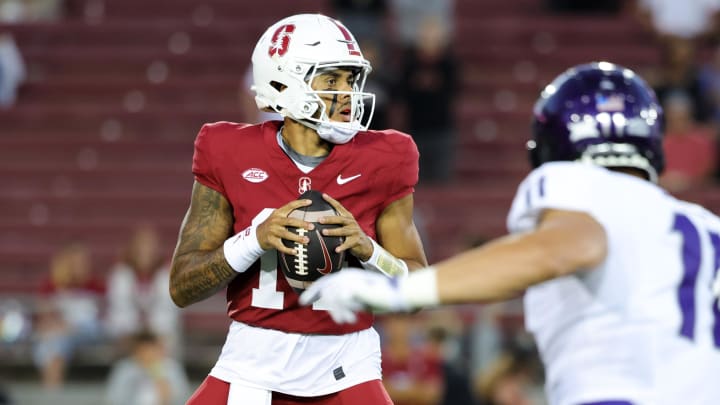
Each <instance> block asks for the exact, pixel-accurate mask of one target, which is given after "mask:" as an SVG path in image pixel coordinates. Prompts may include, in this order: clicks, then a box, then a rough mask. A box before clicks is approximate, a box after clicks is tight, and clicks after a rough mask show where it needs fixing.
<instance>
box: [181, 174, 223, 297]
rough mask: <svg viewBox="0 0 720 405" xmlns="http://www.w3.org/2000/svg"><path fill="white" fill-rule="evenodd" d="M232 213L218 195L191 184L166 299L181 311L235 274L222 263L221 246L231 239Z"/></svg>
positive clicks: (221, 286) (211, 293)
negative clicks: (191, 190) (191, 187)
mask: <svg viewBox="0 0 720 405" xmlns="http://www.w3.org/2000/svg"><path fill="white" fill-rule="evenodd" d="M232 224H233V216H232V209H231V207H230V204H229V203H228V202H227V200H226V199H225V198H224V197H223V196H222V195H221V194H220V193H218V192H216V191H214V190H212V189H210V188H208V187H205V186H203V185H201V184H199V183H195V185H194V187H193V195H192V201H191V202H190V209H188V212H187V214H186V215H185V219H184V220H183V224H182V227H181V229H180V237H179V239H178V244H177V246H176V248H175V254H174V256H173V261H172V270H171V273H170V295H171V296H172V299H173V301H174V302H175V303H176V304H177V305H178V306H181V307H185V306H188V305H190V304H193V303H195V302H198V301H201V300H203V299H205V298H208V297H210V296H212V295H213V294H215V293H216V292H218V291H220V290H221V289H222V288H224V287H225V286H227V284H228V283H229V282H230V281H231V280H232V279H233V278H234V277H235V275H236V274H237V273H236V272H235V271H234V270H233V269H232V268H231V267H230V265H228V264H227V262H226V261H225V256H224V254H223V250H222V245H223V242H224V241H225V239H227V237H228V236H230V235H231V232H232Z"/></svg>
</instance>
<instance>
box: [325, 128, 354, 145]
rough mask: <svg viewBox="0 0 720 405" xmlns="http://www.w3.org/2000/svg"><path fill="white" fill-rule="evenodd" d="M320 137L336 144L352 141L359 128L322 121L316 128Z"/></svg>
mask: <svg viewBox="0 0 720 405" xmlns="http://www.w3.org/2000/svg"><path fill="white" fill-rule="evenodd" d="M315 130H316V131H317V133H318V135H319V136H320V138H322V139H324V140H326V141H328V142H330V143H334V144H338V145H342V144H344V143H348V142H350V140H351V139H353V137H354V136H355V134H357V133H358V129H357V128H345V127H341V126H340V125H333V124H327V123H322V124H318V125H317V128H315Z"/></svg>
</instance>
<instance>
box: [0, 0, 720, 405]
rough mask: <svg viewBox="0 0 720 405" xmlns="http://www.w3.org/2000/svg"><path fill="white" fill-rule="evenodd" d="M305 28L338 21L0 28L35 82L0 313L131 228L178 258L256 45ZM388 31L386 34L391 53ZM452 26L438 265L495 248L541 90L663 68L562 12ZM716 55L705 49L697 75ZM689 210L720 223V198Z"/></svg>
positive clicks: (13, 110) (501, 13)
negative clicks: (588, 74) (54, 264)
mask: <svg viewBox="0 0 720 405" xmlns="http://www.w3.org/2000/svg"><path fill="white" fill-rule="evenodd" d="M298 12H324V13H330V14H332V13H333V6H332V4H331V3H330V2H328V1H311V0H272V1H270V2H266V3H260V2H254V1H242V0H205V1H200V0H150V1H148V0H104V1H103V0H68V1H66V2H65V3H64V4H63V6H62V12H61V13H60V16H59V17H58V18H57V19H56V20H53V21H24V22H23V21H18V22H4V23H2V24H1V25H0V33H2V32H5V33H11V34H12V35H13V37H14V38H15V41H16V42H17V45H18V48H19V50H20V53H21V55H22V57H23V59H24V60H25V63H26V66H27V70H28V79H27V80H26V82H25V83H24V84H23V85H22V86H21V88H20V92H19V97H18V99H17V101H16V103H15V105H14V106H11V107H8V108H6V109H0V304H3V305H5V307H3V308H7V305H8V303H20V304H21V305H23V306H24V307H23V308H25V309H26V310H27V311H29V312H31V311H32V300H33V294H34V293H35V291H37V287H38V285H39V284H40V280H41V279H42V278H43V276H44V275H46V273H47V268H48V262H49V260H50V257H51V255H52V253H53V252H54V251H55V250H56V249H58V248H59V247H60V246H61V245H62V244H64V243H66V242H67V241H68V240H74V239H82V240H84V241H86V242H87V243H88V244H89V246H90V248H91V250H92V254H93V268H94V269H95V271H96V272H97V273H98V274H100V275H101V276H102V275H103V271H104V270H105V269H108V268H109V266H110V265H111V263H112V262H113V260H114V259H115V257H116V255H117V250H118V246H121V245H122V244H123V243H124V241H125V240H126V239H127V238H128V236H129V233H130V231H131V229H132V228H133V227H134V226H136V225H137V224H139V223H151V224H152V225H154V226H155V227H156V228H157V229H159V230H160V232H161V235H162V240H163V247H164V249H165V250H166V251H167V255H168V256H169V255H170V254H171V252H172V249H173V247H174V242H175V240H176V235H177V231H178V228H179V225H180V221H181V219H182V217H183V215H184V212H185V209H186V208H187V204H188V201H189V194H190V186H191V184H192V181H193V179H192V174H191V173H190V162H191V157H192V150H193V149H192V145H193V140H194V138H195V135H196V133H197V130H198V129H199V128H200V126H201V125H202V124H203V123H205V122H212V121H218V120H232V121H243V120H244V117H243V113H242V111H241V98H242V97H245V95H244V94H242V92H239V88H240V86H241V82H242V78H243V75H244V74H245V72H246V70H247V68H248V64H249V59H250V54H251V52H252V48H253V46H254V44H255V42H256V40H257V38H258V37H259V35H260V33H261V32H262V31H263V30H264V29H265V28H266V27H267V26H269V25H270V24H271V23H272V22H274V21H276V20H278V19H279V18H281V17H284V16H286V15H290V14H294V13H298ZM395 18H396V17H395V16H393V15H391V14H388V15H387V16H386V17H384V19H383V22H382V26H383V27H384V28H383V29H387V30H388V35H389V36H388V38H389V41H392V32H393V26H394V21H395V20H394V19H395ZM452 24H453V26H454V29H453V31H454V32H453V40H452V43H451V46H452V50H453V52H454V54H455V55H456V56H457V58H458V60H459V62H460V68H461V70H460V77H459V78H460V84H459V92H458V94H457V95H456V97H457V99H456V104H455V105H456V109H455V117H454V118H455V122H456V126H457V129H458V133H457V139H456V141H457V142H456V144H455V159H454V160H453V164H452V179H451V181H448V182H443V183H442V184H421V185H420V186H419V187H418V189H417V194H416V197H415V202H416V207H417V211H418V216H419V224H420V225H421V226H422V232H423V236H424V239H425V243H426V245H427V247H428V253H429V258H430V260H431V261H437V260H439V259H442V258H444V257H447V256H449V255H451V254H453V253H455V252H458V251H459V250H461V249H464V248H467V247H468V246H470V245H472V244H475V243H478V242H479V241H482V240H486V239H487V238H491V237H494V236H498V235H500V234H502V233H503V232H504V222H505V215H506V212H507V209H508V206H509V203H510V201H511V198H512V196H513V193H514V190H515V187H516V185H517V183H518V182H519V180H521V179H522V177H523V176H524V174H525V173H526V172H527V170H528V165H527V161H526V156H525V152H524V142H525V140H526V139H527V137H528V135H529V112H530V111H531V108H532V104H533V102H534V101H535V98H536V96H537V93H538V90H539V89H540V88H541V85H543V84H545V83H547V81H548V80H550V79H551V78H553V77H554V76H555V75H556V74H557V73H559V72H561V71H562V70H564V69H565V68H566V67H568V66H571V65H574V64H576V63H581V62H588V61H593V60H600V59H603V60H609V61H614V62H617V63H620V64H623V65H625V66H628V67H631V68H634V69H636V70H638V71H640V72H643V73H644V72H646V71H651V70H652V69H654V68H655V67H656V66H657V64H658V63H659V62H660V52H659V47H658V46H657V43H656V41H655V38H654V37H652V35H651V34H650V33H648V32H647V31H646V30H644V29H642V28H641V27H640V26H639V25H638V24H637V20H636V18H635V16H634V15H632V14H631V13H628V12H626V11H620V12H617V13H588V14H585V13H569V14H568V13H557V12H552V11H551V10H549V9H548V7H547V4H546V2H543V1H541V0H511V1H506V0H480V1H478V0H455V2H454V16H453V21H452ZM390 43H391V44H392V42H390ZM361 46H362V41H361ZM390 49H392V46H391V47H390ZM711 52H712V49H711V47H710V46H709V45H708V46H706V47H704V48H703V49H702V50H701V52H700V54H699V56H698V58H699V60H708V59H709V58H710V55H711ZM393 101H394V102H401V101H402V100H393ZM400 129H403V128H400ZM682 196H683V197H684V198H687V199H689V200H691V201H696V202H700V203H702V204H705V205H706V206H708V207H710V208H712V209H715V210H717V209H718V208H720V193H718V192H717V190H716V188H715V186H713V185H707V186H702V187H695V188H692V189H690V190H686V191H685V192H683V193H682ZM223 308H224V303H223V299H222V297H220V296H217V297H214V298H213V299H211V300H208V301H206V302H203V303H201V304H197V305H194V306H192V307H190V308H188V309H185V310H184V311H183V318H184V325H185V326H184V333H185V335H186V336H185V339H186V344H185V349H184V361H185V362H186V366H187V367H188V371H189V373H190V375H191V377H192V378H193V380H194V381H197V380H198V379H201V378H202V377H203V376H204V374H205V373H206V372H207V370H208V368H209V367H210V366H211V365H212V363H213V361H214V360H215V358H216V356H217V353H218V349H219V347H220V345H221V343H222V339H223V337H224V332H225V327H226V325H227V320H226V318H225V314H224V312H223ZM5 311H6V310H5ZM481 311H482V309H478V308H459V309H457V314H459V316H458V319H459V320H460V322H465V323H472V322H473V320H474V319H475V318H476V317H478V316H479V315H478V313H480V312H481ZM499 313H500V315H499V316H500V318H501V322H500V323H501V324H505V323H507V324H510V325H511V328H512V325H515V326H517V325H518V324H520V320H521V314H520V313H519V310H518V309H517V305H510V306H505V307H503V308H502V309H501V310H500V311H499ZM2 314H3V313H0V315H2ZM4 314H5V315H6V314H7V311H6V312H5V313H4ZM30 318H31V314H30ZM461 328H462V326H461ZM27 339H28V336H24V337H22V338H20V340H19V341H17V340H13V341H6V342H0V344H1V345H2V346H0V385H2V386H4V388H5V389H6V390H7V391H9V392H10V394H11V395H12V396H14V397H15V398H16V400H17V403H28V404H31V403H41V402H37V401H41V400H40V399H38V398H40V396H39V395H40V394H38V393H37V391H38V382H37V373H36V371H35V369H34V368H33V366H32V362H31V359H30V355H29V351H28V347H27ZM111 361H112V358H111V356H110V355H108V353H103V352H102V350H100V351H97V350H96V351H94V352H93V351H90V352H88V353H81V357H79V358H78V360H77V363H76V364H74V365H73V367H72V368H71V372H70V375H69V384H68V388H67V389H66V391H65V392H64V393H56V396H55V397H54V398H55V399H54V400H53V401H54V403H55V404H57V405H61V404H62V403H65V402H63V401H67V403H99V402H98V401H99V400H98V398H99V395H101V393H102V389H103V384H104V376H105V375H106V373H107V369H108V366H109V363H110V362H111ZM63 398H64V399H63Z"/></svg>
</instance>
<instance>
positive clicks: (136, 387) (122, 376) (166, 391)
mask: <svg viewBox="0 0 720 405" xmlns="http://www.w3.org/2000/svg"><path fill="white" fill-rule="evenodd" d="M189 392H190V384H189V382H188V378H187V375H186V374H185V370H184V369H183V367H182V365H181V364H180V363H179V362H178V361H176V360H175V359H173V358H172V357H169V356H168V355H167V354H166V352H165V348H164V347H163V343H162V340H161V339H160V338H159V337H158V336H156V335H154V334H153V333H151V332H148V331H144V332H139V333H137V334H135V335H133V337H132V340H131V353H130V356H128V357H127V358H125V359H122V360H120V361H119V362H117V363H116V364H114V365H113V366H112V369H111V371H110V377H109V379H108V387H107V393H106V400H107V404H108V405H126V404H132V405H176V404H177V405H181V404H184V403H185V401H186V400H187V398H188V396H189Z"/></svg>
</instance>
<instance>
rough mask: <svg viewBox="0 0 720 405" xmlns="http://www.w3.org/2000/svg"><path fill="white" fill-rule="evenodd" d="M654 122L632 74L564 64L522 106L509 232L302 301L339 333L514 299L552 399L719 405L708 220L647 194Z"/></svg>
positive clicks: (719, 255) (716, 248)
mask: <svg viewBox="0 0 720 405" xmlns="http://www.w3.org/2000/svg"><path fill="white" fill-rule="evenodd" d="M662 118H663V116H662V110H661V108H660V106H659V105H658V102H657V101H656V98H655V95H654V93H653V91H652V90H651V89H650V88H649V87H648V85H647V84H646V83H645V82H644V81H643V80H642V79H641V78H640V77H638V76H637V75H636V74H635V73H633V72H632V71H631V70H629V69H626V68H623V67H621V66H617V65H614V64H611V63H607V62H600V63H592V64H586V65H580V66H576V67H573V68H571V69H569V70H568V71H566V72H565V73H563V74H562V75H560V76H559V77H558V78H557V79H556V80H555V81H553V82H552V83H551V84H550V85H548V86H547V87H546V88H545V89H544V91H543V92H542V94H541V96H540V98H539V100H538V102H537V104H536V106H535V109H534V117H533V137H532V140H530V141H529V142H528V147H529V149H530V157H531V161H532V164H533V166H534V170H533V171H532V172H531V173H530V174H529V175H528V176H527V178H526V179H525V180H524V181H523V182H522V183H521V184H520V187H519V188H518V191H517V194H516V196H515V200H514V201H513V204H512V208H511V210H510V213H509V216H508V221H507V223H508V229H509V231H510V233H511V234H510V235H508V236H505V237H502V238H499V239H496V240H494V241H491V242H489V243H487V244H486V245H484V246H482V247H479V248H476V249H473V250H470V251H468V252H466V253H463V254H460V255H458V256H455V257H452V258H450V259H448V260H445V261H443V262H441V263H438V264H436V265H434V266H431V267H428V268H425V269H421V270H418V271H417V272H414V273H412V274H410V276H409V277H408V278H405V279H399V278H398V279H394V280H393V279H388V278H387V277H382V276H378V275H373V274H370V273H367V272H360V271H353V270H350V269H345V270H343V271H342V272H341V273H338V274H337V275H330V276H328V277H325V278H323V279H321V280H320V281H318V282H317V283H315V284H314V285H313V286H312V287H311V288H310V289H308V290H306V292H305V293H304V295H303V296H302V297H301V302H305V303H307V302H312V301H313V300H315V299H317V298H318V297H322V298H323V302H325V303H326V304H327V305H329V306H331V307H332V308H333V311H332V314H333V316H334V318H335V319H336V320H337V321H339V322H345V321H349V320H351V319H354V317H355V313H356V311H360V310H363V309H365V308H372V309H375V310H381V311H408V310H413V309H416V308H420V307H427V306H434V305H440V304H453V303H465V302H486V301H496V300H503V299H506V298H511V297H514V296H517V295H518V294H521V293H522V292H523V291H526V292H525V297H524V299H525V311H526V312H525V314H526V326H527V328H528V330H530V331H531V332H532V333H533V334H534V336H535V339H536V340H537V344H538V347H539V349H540V353H541V356H542V360H543V362H544V365H545V368H546V376H547V384H546V391H547V396H548V400H549V403H550V404H553V405H611V404H612V405H677V404H683V405H708V404H720V384H718V383H717V378H718V375H720V311H718V307H717V299H716V298H714V297H713V295H712V292H711V284H712V280H713V277H714V276H715V274H716V273H717V269H718V264H719V262H720V219H718V217H716V216H715V215H713V214H712V213H710V212H709V211H707V210H705V209H704V208H702V207H700V206H698V205H695V204H690V203H688V202H684V201H680V200H678V199H676V198H674V197H672V196H670V195H668V194H667V193H666V192H665V191H664V190H662V189H661V188H660V187H658V185H657V184H656V181H657V177H658V175H659V174H660V173H661V172H662V169H663V154H662V148H661V144H662V135H663V119H662Z"/></svg>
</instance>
